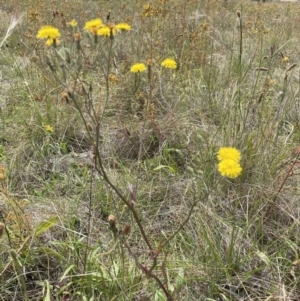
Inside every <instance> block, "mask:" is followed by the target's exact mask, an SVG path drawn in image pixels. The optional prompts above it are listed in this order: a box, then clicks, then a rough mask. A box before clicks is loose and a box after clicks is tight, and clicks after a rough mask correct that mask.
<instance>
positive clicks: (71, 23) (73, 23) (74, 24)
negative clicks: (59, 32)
mask: <svg viewBox="0 0 300 301" xmlns="http://www.w3.org/2000/svg"><path fill="white" fill-rule="evenodd" d="M67 24H68V25H71V26H72V27H75V26H77V21H76V20H75V19H73V20H72V21H70V22H68V23H67Z"/></svg>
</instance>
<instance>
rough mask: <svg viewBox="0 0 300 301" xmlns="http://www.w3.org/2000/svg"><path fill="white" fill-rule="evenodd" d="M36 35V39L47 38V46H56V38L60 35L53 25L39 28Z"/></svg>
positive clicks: (57, 40)
mask: <svg viewBox="0 0 300 301" xmlns="http://www.w3.org/2000/svg"><path fill="white" fill-rule="evenodd" d="M36 37H37V39H47V41H46V45H47V46H51V45H52V44H53V45H54V46H56V45H57V44H59V39H58V38H59V37H60V32H59V30H58V29H57V28H55V27H53V26H50V25H45V26H42V27H41V28H40V30H39V31H38V33H37V36H36Z"/></svg>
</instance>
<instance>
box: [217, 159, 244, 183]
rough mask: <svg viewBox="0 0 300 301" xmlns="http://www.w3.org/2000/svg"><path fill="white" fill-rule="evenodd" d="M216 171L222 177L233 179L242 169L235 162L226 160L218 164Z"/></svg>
mask: <svg viewBox="0 0 300 301" xmlns="http://www.w3.org/2000/svg"><path fill="white" fill-rule="evenodd" d="M218 171H219V173H220V174H221V175H222V176H223V177H228V178H231V179H235V178H237V177H238V176H239V175H240V174H241V173H242V167H241V166H240V164H239V163H238V162H237V161H235V160H230V159H226V160H222V161H221V162H220V163H219V164H218Z"/></svg>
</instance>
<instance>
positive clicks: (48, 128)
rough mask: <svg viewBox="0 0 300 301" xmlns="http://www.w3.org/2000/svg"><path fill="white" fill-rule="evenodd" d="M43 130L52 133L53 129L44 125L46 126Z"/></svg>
mask: <svg viewBox="0 0 300 301" xmlns="http://www.w3.org/2000/svg"><path fill="white" fill-rule="evenodd" d="M44 129H45V130H46V131H47V132H49V133H52V132H53V127H52V126H51V125H49V124H46V125H45V126H44Z"/></svg>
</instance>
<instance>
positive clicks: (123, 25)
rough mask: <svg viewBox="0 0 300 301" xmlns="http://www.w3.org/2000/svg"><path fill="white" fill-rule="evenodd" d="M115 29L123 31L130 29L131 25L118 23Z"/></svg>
mask: <svg viewBox="0 0 300 301" xmlns="http://www.w3.org/2000/svg"><path fill="white" fill-rule="evenodd" d="M115 28H116V29H117V30H121V31H125V30H130V29H131V26H130V25H129V24H127V23H119V24H117V25H116V27H115Z"/></svg>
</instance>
